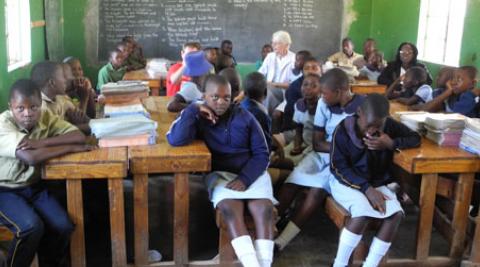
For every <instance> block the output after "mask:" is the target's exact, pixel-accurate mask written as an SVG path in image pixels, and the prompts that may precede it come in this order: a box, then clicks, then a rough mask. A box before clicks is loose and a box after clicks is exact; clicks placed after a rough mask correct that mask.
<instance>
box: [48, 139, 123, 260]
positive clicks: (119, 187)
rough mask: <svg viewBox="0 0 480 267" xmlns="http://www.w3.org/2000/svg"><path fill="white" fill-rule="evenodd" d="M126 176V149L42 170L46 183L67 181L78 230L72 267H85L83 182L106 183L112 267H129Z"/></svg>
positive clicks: (66, 159) (68, 158)
mask: <svg viewBox="0 0 480 267" xmlns="http://www.w3.org/2000/svg"><path fill="white" fill-rule="evenodd" d="M126 176H127V149H126V148H125V147H118V148H101V149H97V150H93V151H89V152H82V153H75V154H69V155H65V156H62V157H58V158H55V159H52V160H49V161H48V162H47V163H46V164H45V165H44V167H43V169H42V177H43V179H46V180H66V186H67V206H68V213H69V215H70V218H71V219H72V221H73V223H74V224H75V230H74V232H73V234H72V240H71V244H70V256H71V260H72V267H80V266H86V258H85V232H84V222H83V199H82V180H83V179H107V180H108V196H109V200H110V227H111V230H110V232H111V233H110V234H111V242H112V266H126V265H127V258H126V249H125V216H124V202H123V178H124V177H126Z"/></svg>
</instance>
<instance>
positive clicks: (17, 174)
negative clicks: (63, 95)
mask: <svg viewBox="0 0 480 267" xmlns="http://www.w3.org/2000/svg"><path fill="white" fill-rule="evenodd" d="M76 130H78V129H77V127H75V126H73V125H71V124H70V123H68V122H66V121H64V120H62V119H60V117H58V116H55V115H53V114H52V113H51V112H50V111H48V110H42V115H41V117H40V120H39V122H38V124H37V125H36V126H35V127H34V128H33V129H32V130H31V131H30V132H29V131H27V130H25V129H22V128H20V127H19V126H18V125H17V124H16V123H15V120H14V118H13V115H12V112H11V111H10V110H7V111H4V112H3V113H1V114H0V144H1V145H0V187H10V188H16V187H23V186H27V185H30V184H32V183H34V182H36V181H38V180H39V179H40V168H39V166H29V165H27V164H26V163H24V162H23V161H21V160H19V159H18V158H17V157H16V150H17V147H18V144H19V143H20V142H21V141H22V140H23V138H28V139H33V140H39V139H44V138H48V137H53V136H58V135H62V134H66V133H68V132H72V131H76Z"/></svg>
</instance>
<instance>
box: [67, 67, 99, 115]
mask: <svg viewBox="0 0 480 267" xmlns="http://www.w3.org/2000/svg"><path fill="white" fill-rule="evenodd" d="M62 66H63V73H64V75H65V79H66V80H67V88H66V93H67V96H68V97H70V99H72V102H73V103H74V104H75V106H76V107H77V108H78V109H79V110H81V111H82V112H83V113H85V114H86V115H87V116H88V117H89V118H95V115H96V107H95V97H96V95H95V90H93V88H92V84H91V83H90V80H88V79H85V78H83V77H81V78H76V77H75V76H73V72H72V68H71V67H70V64H68V63H63V64H62Z"/></svg>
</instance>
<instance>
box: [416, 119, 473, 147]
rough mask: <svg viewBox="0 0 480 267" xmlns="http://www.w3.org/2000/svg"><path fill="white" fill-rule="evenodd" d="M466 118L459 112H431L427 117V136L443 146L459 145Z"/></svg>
mask: <svg viewBox="0 0 480 267" xmlns="http://www.w3.org/2000/svg"><path fill="white" fill-rule="evenodd" d="M465 119H466V117H465V116H463V115H461V114H457V113H452V114H440V113H438V114H437V113H430V114H428V116H427V117H426V119H425V128H426V129H427V135H426V137H427V138H428V139H430V140H432V141H434V142H435V143H437V144H439V145H441V146H458V145H459V143H460V137H461V136H462V131H463V129H464V128H465Z"/></svg>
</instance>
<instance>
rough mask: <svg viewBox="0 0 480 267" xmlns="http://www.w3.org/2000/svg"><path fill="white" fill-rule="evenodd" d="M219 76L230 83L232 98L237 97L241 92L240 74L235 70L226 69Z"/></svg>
mask: <svg viewBox="0 0 480 267" xmlns="http://www.w3.org/2000/svg"><path fill="white" fill-rule="evenodd" d="M218 75H220V76H223V77H225V78H226V79H227V80H228V82H229V83H230V87H231V88H232V96H233V97H236V96H237V95H238V93H239V92H240V87H241V82H242V80H241V79H242V78H240V73H238V71H237V70H236V69H234V68H226V69H223V70H222V71H220V72H219V73H218Z"/></svg>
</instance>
